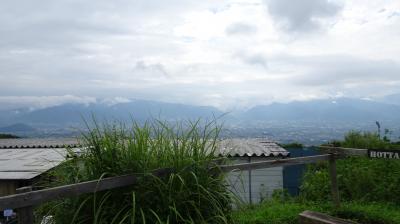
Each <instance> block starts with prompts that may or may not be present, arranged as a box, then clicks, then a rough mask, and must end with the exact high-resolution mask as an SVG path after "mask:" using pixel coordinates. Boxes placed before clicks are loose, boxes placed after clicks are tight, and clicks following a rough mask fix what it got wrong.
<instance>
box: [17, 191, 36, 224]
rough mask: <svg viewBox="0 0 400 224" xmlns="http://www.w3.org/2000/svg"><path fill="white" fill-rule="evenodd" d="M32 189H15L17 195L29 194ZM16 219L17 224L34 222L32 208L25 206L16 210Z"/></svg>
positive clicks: (31, 223)
mask: <svg viewBox="0 0 400 224" xmlns="http://www.w3.org/2000/svg"><path fill="white" fill-rule="evenodd" d="M31 191H32V187H31V186H28V187H21V188H18V189H17V193H25V192H31ZM17 218H18V223H24V224H33V222H34V216H33V207H32V206H26V207H22V208H21V207H20V208H19V209H17Z"/></svg>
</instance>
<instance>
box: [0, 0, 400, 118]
mask: <svg viewBox="0 0 400 224" xmlns="http://www.w3.org/2000/svg"><path fill="white" fill-rule="evenodd" d="M359 1H360V0H348V1H347V0H346V1H343V5H342V6H338V5H337V4H336V3H333V2H331V1H328V0H304V1H290V0H267V1H264V0H243V1H242V0H238V1H237V0H235V1H232V0H221V1H214V0H204V1H196V0H171V1H160V0H138V1H131V0H115V1H109V0H98V1H80V0H60V1H53V0H43V1H40V4H39V3H38V2H36V1H29V0H15V1H1V2H0V36H1V38H0V102H1V104H0V110H1V109H2V108H3V109H4V108H9V107H8V106H7V105H9V106H10V107H18V106H22V105H23V106H32V107H39V108H41V107H46V106H51V105H59V104H60V103H65V102H77V103H88V102H89V103H90V102H103V101H102V100H99V99H100V98H101V99H103V98H105V99H106V100H104V102H105V103H107V104H110V105H111V104H114V103H118V102H126V101H127V100H128V99H130V98H143V99H149V100H162V101H169V102H180V103H189V104H199V105H213V106H218V107H220V108H232V107H248V106H251V105H255V104H260V103H268V102H273V101H281V102H282V101H290V100H299V99H300V100H306V99H314V98H322V97H329V96H331V95H335V94H337V93H345V95H346V94H347V95H346V96H355V95H356V96H360V97H369V96H372V95H384V94H387V93H395V92H396V88H397V89H399V88H400V84H399V82H400V76H399V75H398V74H399V73H398V70H399V63H400V61H399V60H398V55H399V52H400V48H399V47H398V45H396V43H397V41H398V36H399V35H400V33H399V30H398V29H396V28H397V27H399V25H400V17H399V16H396V15H397V14H398V12H400V4H399V3H398V2H396V1H386V0H385V1H382V2H380V0H378V1H379V2H378V3H379V4H378V3H369V2H365V3H363V4H360V2H359ZM376 5H379V9H381V8H384V9H385V10H380V11H379V10H377V9H378V8H377V7H376ZM266 7H267V8H266ZM360 7H362V8H360ZM342 8H343V10H342V11H341V9H342ZM339 12H341V13H340V19H335V18H336V17H335V16H337V15H338V14H339ZM271 18H272V20H271ZM365 21H367V22H365ZM333 22H336V25H335V26H329V27H327V28H326V31H328V32H313V35H297V36H296V37H297V38H291V36H292V35H291V34H294V32H303V31H312V30H315V29H318V28H320V27H321V26H325V25H327V24H328V25H329V24H331V23H333ZM282 28H283V29H284V30H285V31H289V34H290V35H287V34H288V33H287V32H286V33H285V32H281V29H282ZM376 86H379V88H377V87H376ZM360 88H362V90H359V89H360ZM397 92H398V91H397Z"/></svg>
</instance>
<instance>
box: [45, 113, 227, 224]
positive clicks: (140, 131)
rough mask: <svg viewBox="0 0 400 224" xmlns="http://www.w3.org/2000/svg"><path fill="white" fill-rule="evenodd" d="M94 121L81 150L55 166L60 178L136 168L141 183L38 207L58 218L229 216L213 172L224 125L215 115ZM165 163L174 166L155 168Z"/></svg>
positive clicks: (209, 219) (194, 219) (204, 219)
mask: <svg viewBox="0 0 400 224" xmlns="http://www.w3.org/2000/svg"><path fill="white" fill-rule="evenodd" d="M90 126H91V127H92V128H88V129H89V130H88V132H87V133H86V134H83V138H82V141H83V143H84V144H83V145H84V146H85V147H84V150H83V151H82V153H81V154H80V155H78V156H75V157H74V158H72V159H69V160H68V161H67V162H65V163H64V164H63V165H62V166H59V167H58V168H57V169H56V170H55V171H54V174H53V176H54V177H53V178H54V179H55V181H56V183H57V185H64V184H71V183H78V182H82V181H87V180H97V179H101V178H105V177H111V176H118V175H123V174H138V175H139V183H138V184H136V185H132V186H129V187H125V188H119V189H115V190H111V191H106V192H97V193H95V194H88V195H84V196H82V197H79V198H70V199H65V200H61V201H57V202H52V203H49V204H47V205H45V206H44V207H42V208H41V209H40V211H41V212H40V211H39V213H40V214H44V213H47V214H48V215H53V216H54V219H55V221H56V223H57V224H62V223H96V224H97V223H107V224H111V223H131V224H133V223H150V224H152V223H229V222H230V221H229V217H228V215H227V214H229V211H230V204H231V199H230V193H229V191H228V190H227V188H226V186H225V182H224V177H223V176H222V175H220V174H216V173H210V171H209V167H210V166H213V164H215V161H216V160H215V159H216V153H215V151H216V150H217V138H218V134H219V132H220V126H219V125H217V124H216V122H215V121H213V122H209V123H205V124H204V123H201V122H199V121H196V122H186V123H179V124H175V125H170V124H168V123H166V122H160V121H157V120H154V121H150V122H147V123H145V124H142V125H141V124H138V123H133V124H132V125H130V126H129V127H128V126H126V125H125V124H122V123H113V124H103V125H99V124H98V123H96V122H93V124H91V125H88V127H90ZM160 168H171V171H172V173H171V174H170V175H165V176H162V177H157V176H155V175H151V174H149V173H150V172H151V171H154V170H156V169H160ZM217 173H218V172H217Z"/></svg>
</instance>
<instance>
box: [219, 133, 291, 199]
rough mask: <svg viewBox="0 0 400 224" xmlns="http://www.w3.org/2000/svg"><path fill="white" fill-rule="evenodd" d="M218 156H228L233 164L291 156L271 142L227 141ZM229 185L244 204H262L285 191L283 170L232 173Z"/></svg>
mask: <svg viewBox="0 0 400 224" xmlns="http://www.w3.org/2000/svg"><path fill="white" fill-rule="evenodd" d="M219 155H221V156H228V157H229V158H230V159H231V161H232V163H233V164H240V163H252V162H260V161H265V160H272V159H277V158H283V157H287V156H289V152H288V151H286V150H285V149H284V148H282V147H280V146H279V145H278V144H276V143H275V142H272V141H265V140H262V139H227V140H222V141H221V142H220V146H219ZM227 182H228V184H229V186H230V188H231V190H232V192H233V193H235V194H236V195H237V196H238V198H239V199H240V200H241V201H243V202H244V203H259V202H261V201H262V200H263V199H265V198H269V197H271V195H272V193H273V192H274V191H275V190H280V189H283V168H282V167H274V168H265V169H258V170H248V171H232V172H230V173H229V174H228V176H227Z"/></svg>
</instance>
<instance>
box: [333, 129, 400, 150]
mask: <svg viewBox="0 0 400 224" xmlns="http://www.w3.org/2000/svg"><path fill="white" fill-rule="evenodd" d="M388 132H390V131H388V130H387V131H385V135H384V136H383V138H381V136H380V135H379V134H378V133H375V132H360V131H350V132H349V133H347V134H346V136H345V138H344V141H334V142H332V143H333V144H334V145H335V146H338V147H347V148H359V149H400V144H399V143H398V142H390V140H389V137H388V136H387V135H386V134H387V133H388Z"/></svg>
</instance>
